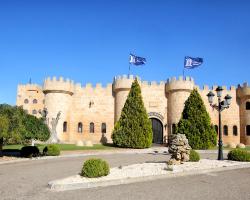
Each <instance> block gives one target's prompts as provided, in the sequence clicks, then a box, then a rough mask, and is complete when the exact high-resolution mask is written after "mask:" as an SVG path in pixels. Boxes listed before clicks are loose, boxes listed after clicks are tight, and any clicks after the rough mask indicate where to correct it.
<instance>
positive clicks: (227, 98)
mask: <svg viewBox="0 0 250 200" xmlns="http://www.w3.org/2000/svg"><path fill="white" fill-rule="evenodd" d="M215 91H216V93H217V97H218V105H216V104H213V98H214V96H215V95H214V93H213V92H212V91H210V92H209V93H208V94H207V97H208V102H209V104H210V106H211V107H212V108H214V109H216V110H217V111H218V112H219V141H218V144H219V150H218V160H223V142H222V131H221V112H222V111H223V110H224V109H225V108H229V105H230V104H231V99H232V97H231V96H230V95H228V94H227V95H226V96H225V98H224V99H225V100H223V101H221V96H222V91H223V88H222V87H221V86H219V87H217V88H216V90H215Z"/></svg>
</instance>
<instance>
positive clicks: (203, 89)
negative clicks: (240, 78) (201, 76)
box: [194, 85, 236, 93]
mask: <svg viewBox="0 0 250 200" xmlns="http://www.w3.org/2000/svg"><path fill="white" fill-rule="evenodd" d="M217 87H218V85H213V86H212V87H210V86H208V85H203V86H202V87H200V86H199V85H195V86H194V88H196V89H197V90H199V91H200V92H207V93H208V92H209V91H215V90H216V88H217ZM222 88H223V91H224V92H225V93H230V92H235V91H236V87H235V86H233V85H232V86H230V87H229V88H228V87H227V86H224V85H223V86H222Z"/></svg>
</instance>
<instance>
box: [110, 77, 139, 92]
mask: <svg viewBox="0 0 250 200" xmlns="http://www.w3.org/2000/svg"><path fill="white" fill-rule="evenodd" d="M136 78H137V80H138V81H140V78H139V77H138V76H134V75H122V76H115V77H114V81H113V91H114V92H117V91H119V90H129V89H130V88H131V85H132V83H133V81H134V80H135V79H136Z"/></svg>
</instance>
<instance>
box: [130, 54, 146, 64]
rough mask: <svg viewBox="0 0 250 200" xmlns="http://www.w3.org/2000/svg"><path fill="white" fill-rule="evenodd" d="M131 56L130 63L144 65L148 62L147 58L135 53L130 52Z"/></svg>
mask: <svg viewBox="0 0 250 200" xmlns="http://www.w3.org/2000/svg"><path fill="white" fill-rule="evenodd" d="M129 56H130V58H129V63H130V64H133V65H144V64H146V58H142V57H139V56H135V55H133V54H130V55H129Z"/></svg>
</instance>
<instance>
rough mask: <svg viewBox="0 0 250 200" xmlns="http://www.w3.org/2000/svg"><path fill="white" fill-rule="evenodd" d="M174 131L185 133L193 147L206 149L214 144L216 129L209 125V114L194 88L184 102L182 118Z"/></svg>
mask: <svg viewBox="0 0 250 200" xmlns="http://www.w3.org/2000/svg"><path fill="white" fill-rule="evenodd" d="M175 133H181V134H185V135H186V137H187V138H188V142H189V145H190V146H191V147H192V148H193V149H208V148H210V147H213V146H215V145H216V141H217V140H216V138H217V134H216V131H215V129H214V128H213V126H212V125H211V119H210V116H209V114H208V112H207V111H206V107H205V105H204V103H203V101H202V98H201V96H200V94H199V92H198V91H197V90H196V89H194V90H193V91H192V92H191V94H190V96H189V98H188V99H187V100H186V102H185V106H184V109H183V113H182V118H181V119H180V121H179V123H178V125H177V128H176V130H175Z"/></svg>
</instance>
